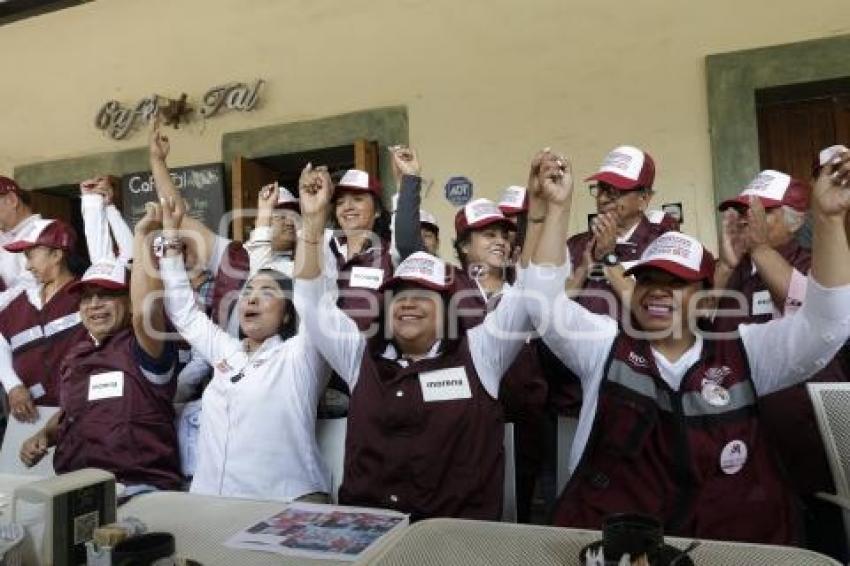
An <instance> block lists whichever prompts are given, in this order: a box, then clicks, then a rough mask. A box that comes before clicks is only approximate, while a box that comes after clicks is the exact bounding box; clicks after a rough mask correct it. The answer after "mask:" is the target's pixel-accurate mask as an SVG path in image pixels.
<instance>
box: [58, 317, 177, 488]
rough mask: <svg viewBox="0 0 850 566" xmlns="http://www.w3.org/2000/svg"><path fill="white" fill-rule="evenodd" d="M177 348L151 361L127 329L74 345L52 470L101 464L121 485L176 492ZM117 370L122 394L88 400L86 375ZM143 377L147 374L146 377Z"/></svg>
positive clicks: (64, 378) (64, 372) (66, 364)
mask: <svg viewBox="0 0 850 566" xmlns="http://www.w3.org/2000/svg"><path fill="white" fill-rule="evenodd" d="M174 352H175V350H174V348H173V345H166V349H165V352H164V353H163V355H162V356H161V358H160V359H159V360H152V359H150V358H149V357H148V356H147V354H145V353H144V352H143V351H142V350H141V348H140V347H139V345H138V343H137V342H136V339H135V336H134V335H133V331H132V329H130V328H125V329H124V330H122V331H120V332H119V333H118V334H116V335H114V336H110V337H109V338H107V339H106V340H104V341H103V343H101V344H100V345H96V344H95V343H94V342H93V341H92V340H91V339H88V340H84V341H82V342H80V343H78V344H77V345H76V346H75V347H74V348H73V349H71V351H70V352H68V355H67V356H66V357H65V359H64V360H63V361H62V366H61V369H60V374H61V388H62V398H61V404H60V406H61V408H62V411H63V415H62V419H61V420H60V424H59V435H58V438H57V443H56V454H55V456H54V458H53V467H54V468H55V469H56V472H57V473H64V472H70V471H73V470H79V469H82V468H87V467H94V468H101V469H104V470H108V471H110V472H112V473H113V474H115V476H116V477H117V478H118V481H120V482H122V483H124V484H127V485H134V484H148V485H153V486H156V487H158V488H160V489H179V488H180V484H181V477H180V472H179V470H180V465H179V458H178V452H177V433H176V431H175V428H174V406H173V405H172V401H171V400H172V399H173V397H174V389H175V385H176V379H174V378H173V375H172V374H173V371H174V362H175V360H174V357H175V353H174ZM107 372H120V373H122V374H123V391H122V393H123V394H122V395H120V396H111V397H107V398H102V399H93V400H92V399H90V396H91V391H92V390H93V389H94V388H93V387H92V384H93V382H92V376H97V375H100V374H104V373H107ZM146 374H147V375H146Z"/></svg>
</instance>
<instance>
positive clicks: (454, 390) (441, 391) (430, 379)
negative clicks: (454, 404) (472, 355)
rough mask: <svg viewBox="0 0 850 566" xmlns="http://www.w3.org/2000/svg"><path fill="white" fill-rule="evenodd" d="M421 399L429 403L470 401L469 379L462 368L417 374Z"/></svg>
mask: <svg viewBox="0 0 850 566" xmlns="http://www.w3.org/2000/svg"><path fill="white" fill-rule="evenodd" d="M419 385H420V386H421V387H422V398H423V399H424V400H425V402H426V403H428V402H431V401H451V400H453V399H471V398H472V391H470V389H469V379H467V377H466V370H465V369H464V368H462V367H456V368H447V369H438V370H435V371H426V372H423V373H420V374H419Z"/></svg>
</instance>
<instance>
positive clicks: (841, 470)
mask: <svg viewBox="0 0 850 566" xmlns="http://www.w3.org/2000/svg"><path fill="white" fill-rule="evenodd" d="M806 389H808V391H809V397H810V398H811V400H812V406H813V407H814V410H815V417H816V418H817V422H818V428H819V429H820V434H821V437H822V438H823V446H824V449H825V450H826V457H827V460H829V467H830V469H831V470H832V480H833V483H834V484H835V493H823V492H819V493H817V494H816V495H817V497H818V498H820V499H823V500H825V501H829V502H831V503H834V504H835V505H838V506H839V507H840V508H841V509H842V511H843V515H844V531H845V534H846V537H847V542H848V544H850V383H807V384H806Z"/></svg>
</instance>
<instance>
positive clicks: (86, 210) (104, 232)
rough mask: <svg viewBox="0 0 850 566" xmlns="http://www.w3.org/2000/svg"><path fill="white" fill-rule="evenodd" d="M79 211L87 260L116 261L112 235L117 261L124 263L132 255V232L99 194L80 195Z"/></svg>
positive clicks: (115, 209) (113, 207)
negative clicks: (114, 246)
mask: <svg viewBox="0 0 850 566" xmlns="http://www.w3.org/2000/svg"><path fill="white" fill-rule="evenodd" d="M80 212H81V213H82V217H83V227H84V229H85V234H86V246H87V247H88V250H89V258H90V259H91V261H92V262H96V261H97V260H101V259H106V260H116V256H115V251H114V249H113V238H114V239H115V244H117V247H118V257H117V261H120V262H121V263H123V264H125V265H126V264H127V263H128V262H129V261H130V259H132V257H133V233H132V232H131V231H130V227H129V226H127V222H126V221H125V220H124V217H123V216H121V213H120V212H118V209H117V208H115V206H114V205H111V204H110V205H106V201H105V200H104V198H103V196H102V195H99V194H93V193H87V194H84V195H83V196H82V197H81V198H80ZM110 233H111V235H110Z"/></svg>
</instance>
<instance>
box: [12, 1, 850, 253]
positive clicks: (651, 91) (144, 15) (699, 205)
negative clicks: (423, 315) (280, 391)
mask: <svg viewBox="0 0 850 566" xmlns="http://www.w3.org/2000/svg"><path fill="white" fill-rule="evenodd" d="M846 8H847V2H846V0H808V1H807V2H799V1H791V0H745V1H741V0H714V1H712V2H708V1H701V0H640V1H637V2H623V1H622V0H619V1H610V0H534V1H522V2H521V1H509V0H463V1H458V0H346V1H342V0H239V1H236V0H230V1H224V0H145V1H143V2H141V1H138V0H96V1H94V2H91V3H88V4H85V5H82V6H79V7H75V8H71V9H67V10H62V11H59V12H56V13H53V14H48V15H45V16H40V17H37V18H32V19H28V20H24V21H20V22H17V23H13V24H10V25H6V26H2V27H0V68H2V69H3V74H4V79H5V80H4V82H5V85H4V88H2V89H0V108H2V109H3V110H2V111H0V112H1V113H2V129H3V135H0V167H2V169H3V170H4V171H7V172H9V171H11V170H12V168H14V167H15V166H19V165H22V164H28V163H34V162H39V161H43V160H53V159H58V158H63V157H74V156H82V155H85V154H88V153H93V152H103V151H114V150H118V149H126V148H131V147H134V146H139V145H142V144H143V143H144V136H143V134H141V133H137V134H135V135H134V136H131V137H130V138H129V139H127V140H126V141H113V140H111V139H109V138H107V137H106V136H105V135H103V134H102V133H101V132H100V131H98V130H96V129H95V128H94V126H93V118H94V114H95V112H96V110H97V109H98V107H99V106H100V104H102V103H103V102H104V101H105V100H107V99H110V98H116V99H118V100H121V101H122V102H124V103H127V104H130V103H135V102H136V101H137V100H138V99H139V98H142V97H143V96H145V95H148V94H150V93H152V92H157V93H159V94H163V95H172V96H176V95H178V94H179V93H181V92H184V91H185V92H187V93H189V94H190V95H191V96H193V97H195V98H197V97H198V96H199V95H200V94H201V93H203V92H204V91H205V90H206V89H207V88H208V87H210V86H212V85H215V84H218V83H222V82H227V81H231V80H251V79H253V78H255V77H262V78H264V79H266V80H267V82H268V84H267V88H266V89H265V90H264V91H263V102H262V106H261V108H260V109H259V110H258V111H256V112H254V113H252V114H247V115H246V114H239V113H231V114H229V115H226V116H221V117H219V118H216V119H214V120H209V121H208V122H207V123H206V124H203V125H201V124H199V123H195V124H194V125H192V126H191V127H189V128H187V129H185V130H183V129H181V130H180V131H179V132H176V133H173V134H172V139H173V145H174V150H173V159H172V163H173V164H175V165H184V164H191V163H200V162H209V161H216V160H220V159H221V135H222V133H224V132H228V131H236V130H243V129H248V128H252V127H256V126H261V125H267V124H280V123H286V122H291V121H297V120H304V119H311V118H319V117H323V116H329V115H334V114H340V113H344V112H348V111H353V110H361V109H368V108H373V107H380V106H388V105H406V106H407V108H408V111H409V118H410V139H411V142H412V144H413V145H414V146H415V147H417V148H418V149H419V150H420V153H421V156H422V159H423V162H424V164H425V166H426V169H427V170H426V176H428V177H431V178H433V179H435V180H436V181H437V183H436V184H435V186H434V188H433V189H432V190H431V193H430V195H429V197H428V198H427V199H426V202H425V206H426V207H427V208H429V209H430V210H432V211H433V212H435V213H437V214H438V215H439V216H440V217H441V218H442V219H444V220H445V221H446V222H447V226H450V225H451V224H449V223H448V221H449V219H450V217H451V215H452V214H453V211H452V208H451V206H450V205H449V204H448V203H447V202H446V201H445V200H444V199H443V197H442V188H441V185H442V182H444V181H445V179H447V178H448V177H449V176H450V175H452V174H458V173H463V174H466V175H467V176H469V177H471V178H472V179H473V180H474V181H475V183H476V192H477V194H479V195H483V196H490V197H495V196H496V195H497V194H498V193H499V192H500V190H501V188H502V187H504V186H506V185H508V184H515V183H520V184H521V183H524V180H525V175H526V168H527V161H528V159H529V157H530V156H531V155H532V153H533V152H534V151H536V150H537V149H538V148H540V147H542V146H545V145H548V146H552V147H554V148H557V149H559V150H561V151H563V152H565V153H567V154H568V155H570V156H572V158H573V159H574V164H575V165H574V166H575V169H576V171H577V173H578V175H581V176H584V175H586V174H588V173H589V172H590V171H591V170H592V169H593V167H595V166H596V164H597V162H598V161H599V160H600V159H601V157H602V156H603V154H604V153H605V152H606V151H607V150H608V149H609V148H610V147H612V146H614V145H617V144H620V143H632V144H636V145H640V146H642V147H644V148H646V149H647V150H648V151H650V153H652V154H653V155H654V156H655V158H656V161H657V163H658V178H657V189H658V193H659V194H658V196H657V202H658V203H659V204H660V203H661V202H666V201H683V202H684V204H685V214H686V217H687V222H686V224H685V226H684V228H685V230H686V231H688V232H690V233H693V234H696V235H698V236H700V237H702V238H704V239H705V240H706V241H707V243H710V242H713V240H714V238H715V228H714V216H713V211H712V209H713V195H712V189H711V186H712V179H711V168H710V154H709V141H708V120H707V110H706V94H705V78H704V57H705V56H706V55H709V54H713V53H719V52H725V51H733V50H739V49H746V48H751V47H758V46H765V45H774V44H780V43H788V42H795V41H801V40H806V39H812V38H817V37H828V36H831V35H837V34H844V33H848V32H850V11H848V10H847V9H846ZM581 187H582V190H581V191H580V192H579V194H580V196H579V198H578V199H577V201H576V209H575V213H574V224H573V225H574V226H575V227H576V229H583V227H584V225H585V220H584V218H585V215H586V214H587V213H588V212H589V211H591V209H592V202H591V200H590V198H589V196H587V195H586V191H584V189H583V185H581ZM447 232H448V230H447ZM444 246H445V251H448V241H445V242H444ZM712 247H714V246H713V245H712Z"/></svg>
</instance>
